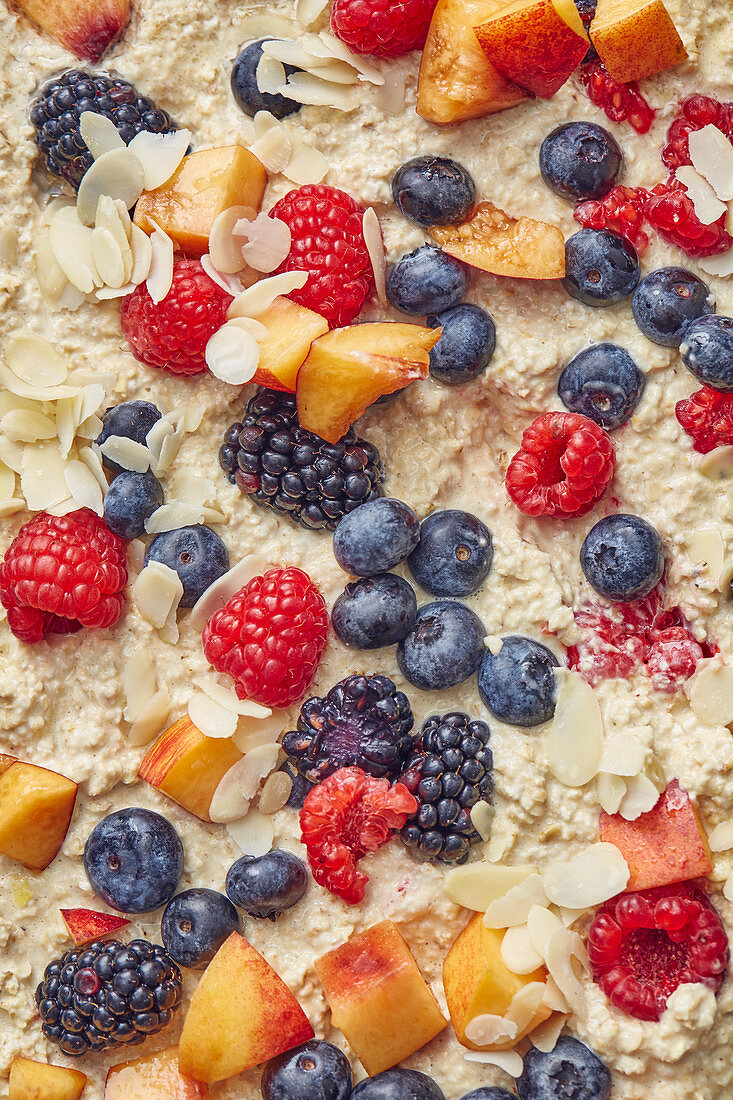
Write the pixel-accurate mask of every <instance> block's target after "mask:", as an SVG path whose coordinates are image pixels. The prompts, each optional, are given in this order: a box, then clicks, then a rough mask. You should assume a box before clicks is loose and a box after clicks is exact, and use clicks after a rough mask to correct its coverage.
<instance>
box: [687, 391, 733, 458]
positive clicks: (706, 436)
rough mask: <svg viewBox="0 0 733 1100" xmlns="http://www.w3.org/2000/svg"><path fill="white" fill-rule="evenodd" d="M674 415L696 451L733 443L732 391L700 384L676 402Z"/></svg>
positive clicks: (703, 452)
mask: <svg viewBox="0 0 733 1100" xmlns="http://www.w3.org/2000/svg"><path fill="white" fill-rule="evenodd" d="M675 415H676V417H677V419H678V420H679V422H680V424H681V425H682V427H683V428H684V429H685V431H686V432H687V434H688V435H689V436H690V437H691V439H692V442H693V446H694V448H695V450H696V451H699V452H700V454H707V453H708V451H712V450H713V449H714V448H715V447H729V446H731V445H732V444H733V394H730V393H721V391H720V390H714V389H711V388H710V386H703V388H702V389H701V390H697V391H696V392H695V393H693V394H691V396H690V397H685V398H683V399H682V400H681V401H678V402H677V405H676V406H675Z"/></svg>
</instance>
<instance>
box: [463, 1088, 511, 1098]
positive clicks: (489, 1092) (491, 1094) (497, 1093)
mask: <svg viewBox="0 0 733 1100" xmlns="http://www.w3.org/2000/svg"><path fill="white" fill-rule="evenodd" d="M461 1100H517V1098H516V1096H515V1094H514V1093H513V1092H508V1091H507V1089H502V1088H497V1087H496V1086H494V1085H489V1086H486V1085H483V1086H482V1087H481V1088H479V1089H473V1090H472V1091H471V1092H467V1093H466V1095H465V1096H463V1097H461Z"/></svg>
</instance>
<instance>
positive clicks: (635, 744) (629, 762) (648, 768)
mask: <svg viewBox="0 0 733 1100" xmlns="http://www.w3.org/2000/svg"><path fill="white" fill-rule="evenodd" d="M651 742H652V731H651V730H650V729H648V728H647V727H639V728H638V729H634V730H632V729H628V730H627V731H626V732H625V733H617V734H615V735H614V736H613V737H611V738H610V739H609V740H608V741H607V742H606V745H605V746H604V749H603V755H602V757H601V761H600V766H599V769H598V776H597V779H596V798H597V800H598V802H599V804H600V806H601V807H602V809H604V810H605V811H606V813H608V814H621V816H622V817H624V818H626V820H627V821H636V819H637V817H640V816H641V815H642V814H645V813H648V812H649V810H652V809H653V808H654V807H655V806H656V804H657V802H658V800H659V796H660V794H661V793H662V791H663V790H664V788H665V787H666V785H667V781H666V779H665V777H664V772H663V771H662V768H661V766H660V764H659V761H658V760H657V759H656V757H655V756H654V754H653V752H652V748H651Z"/></svg>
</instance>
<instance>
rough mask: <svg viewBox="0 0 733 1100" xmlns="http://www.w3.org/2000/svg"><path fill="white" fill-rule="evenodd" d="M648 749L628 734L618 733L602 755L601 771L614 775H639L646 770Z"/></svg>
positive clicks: (608, 742) (608, 743)
mask: <svg viewBox="0 0 733 1100" xmlns="http://www.w3.org/2000/svg"><path fill="white" fill-rule="evenodd" d="M647 756H648V750H647V747H646V746H645V745H644V744H643V743H642V742H641V741H639V740H638V738H636V737H633V736H632V735H631V734H628V733H618V734H616V735H615V736H614V737H612V738H610V740H609V741H607V742H606V745H605V747H604V749H603V753H602V755H601V765H600V770H601V771H603V772H610V773H611V774H612V775H623V776H632V775H638V774H639V773H640V772H641V771H643V769H644V765H645V763H646V760H647Z"/></svg>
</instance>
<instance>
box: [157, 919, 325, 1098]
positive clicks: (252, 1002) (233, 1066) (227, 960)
mask: <svg viewBox="0 0 733 1100" xmlns="http://www.w3.org/2000/svg"><path fill="white" fill-rule="evenodd" d="M313 1035H314V1032H313V1028H312V1027H311V1025H310V1023H309V1022H308V1017H307V1016H306V1015H305V1013H304V1012H303V1009H302V1008H301V1007H300V1005H299V1004H298V1002H297V1000H296V999H295V996H294V995H293V993H291V991H290V990H289V989H288V987H287V986H286V985H285V982H284V981H283V980H282V978H280V977H278V975H277V974H276V972H275V971H274V970H273V969H272V967H271V966H270V964H269V963H268V962H267V961H266V960H265V959H263V958H262V955H260V954H259V952H257V951H255V949H254V947H252V946H251V944H249V943H247V941H246V940H245V939H243V937H242V936H240V935H239V933H238V932H232V934H231V936H230V937H229V939H228V940H225V941H224V943H223V944H222V945H221V947H220V948H219V950H218V951H217V953H216V955H214V958H213V959H212V960H211V962H210V963H209V965H208V966H207V968H206V970H205V971H204V974H203V977H202V978H201V981H200V982H199V985H198V988H197V989H196V991H195V993H194V995H193V997H192V998H191V1006H190V1008H189V1010H188V1014H187V1016H186V1019H185V1021H184V1023H183V1032H182V1033H181V1044H180V1048H179V1052H178V1061H179V1066H180V1070H181V1073H183V1074H185V1076H187V1077H193V1078H195V1080H197V1081H207V1082H208V1083H211V1082H213V1081H223V1080H225V1079H226V1078H227V1077H233V1076H234V1075H235V1074H236V1073H241V1072H242V1071H243V1070H245V1069H250V1068H251V1067H252V1066H258V1065H260V1064H261V1063H262V1062H266V1061H267V1060H268V1059H270V1058H274V1057H276V1055H278V1054H282V1053H283V1051H286V1050H290V1049H291V1048H292V1047H297V1046H299V1045H300V1044H301V1043H305V1042H306V1041H307V1040H308V1039H312V1038H313Z"/></svg>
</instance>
